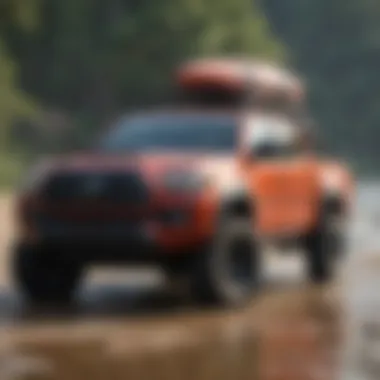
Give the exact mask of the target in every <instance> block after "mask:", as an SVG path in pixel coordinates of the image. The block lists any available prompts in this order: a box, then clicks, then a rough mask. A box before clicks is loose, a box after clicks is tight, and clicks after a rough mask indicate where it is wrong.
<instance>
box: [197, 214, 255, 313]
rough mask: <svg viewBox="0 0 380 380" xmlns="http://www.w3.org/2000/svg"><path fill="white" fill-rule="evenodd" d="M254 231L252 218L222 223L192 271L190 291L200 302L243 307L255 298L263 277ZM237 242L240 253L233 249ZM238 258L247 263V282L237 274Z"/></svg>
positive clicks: (226, 219) (245, 270)
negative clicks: (254, 295) (235, 262)
mask: <svg viewBox="0 0 380 380" xmlns="http://www.w3.org/2000/svg"><path fill="white" fill-rule="evenodd" d="M252 230H253V229H252V224H251V221H250V220H249V219H248V218H243V219H240V220H239V219H238V218H235V217H224V218H223V220H221V222H220V223H219V227H218V230H217V232H216V234H215V236H214V238H213V240H212V242H211V243H210V245H209V246H208V247H206V248H205V249H204V250H202V252H200V253H199V254H198V255H197V256H196V258H195V260H194V263H193V266H192V268H191V273H190V290H191V294H192V296H193V298H194V299H195V300H196V302H199V303H201V304H204V305H219V306H225V307H239V306H243V305H245V304H246V303H247V302H248V301H249V300H250V299H251V298H252V296H253V294H254V292H255V290H257V288H258V285H259V283H260V274H261V273H260V250H259V245H258V243H257V240H256V239H255V236H254V234H253V231H252ZM237 241H240V242H241V246H240V247H239V250H240V251H239V253H238V252H237V248H235V249H236V250H234V249H231V248H232V247H231V245H232V243H233V242H237ZM239 244H240V243H239ZM234 255H240V256H241V259H242V260H243V263H242V264H241V266H242V268H241V269H242V270H243V272H245V273H244V276H243V277H244V278H243V277H239V276H236V274H233V266H234V265H235V264H233V258H234ZM235 259H236V257H235ZM244 261H245V266H244Z"/></svg>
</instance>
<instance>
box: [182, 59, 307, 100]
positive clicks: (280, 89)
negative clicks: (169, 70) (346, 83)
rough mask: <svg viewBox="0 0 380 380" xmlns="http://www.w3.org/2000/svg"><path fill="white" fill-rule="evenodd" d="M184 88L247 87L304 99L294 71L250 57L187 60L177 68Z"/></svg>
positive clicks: (265, 94) (261, 93)
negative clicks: (250, 58)
mask: <svg viewBox="0 0 380 380" xmlns="http://www.w3.org/2000/svg"><path fill="white" fill-rule="evenodd" d="M177 82H178V84H179V85H180V87H182V89H183V90H185V91H192V90H194V89H195V90H197V89H201V88H211V87H213V88H218V89H219V90H220V91H248V92H250V93H254V94H255V95H259V96H260V95H261V96H263V97H269V98H270V97H272V96H273V97H277V96H279V95H281V96H283V97H285V98H287V99H288V100H289V101H295V102H298V101H303V100H304V96H305V93H304V92H305V91H304V86H303V84H302V82H301V81H300V79H299V78H298V77H297V76H296V75H294V74H293V73H292V72H291V71H289V70H287V69H285V68H282V67H279V66H277V65H273V64H270V63H267V62H260V61H255V60H249V59H230V58H227V59H225V58H224V59H221V58H219V59H217V58H215V59H199V60H194V61H190V62H187V63H185V64H184V65H182V66H181V67H180V68H179V70H178V72H177Z"/></svg>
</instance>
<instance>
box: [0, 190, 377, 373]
mask: <svg viewBox="0 0 380 380" xmlns="http://www.w3.org/2000/svg"><path fill="white" fill-rule="evenodd" d="M379 190H380V185H377V184H376V183H374V184H370V183H366V184H363V185H362V186H361V187H360V189H359V194H358V202H357V210H356V212H355V219H354V223H353V226H352V231H351V233H350V244H349V257H348V260H347V263H346V264H345V265H344V267H343V268H342V271H341V272H342V273H341V274H340V275H339V277H338V278H337V280H336V281H335V283H333V284H331V285H329V286H326V287H323V288H315V287H311V286H310V285H308V284H307V283H306V282H305V279H304V277H303V270H302V269H303V268H302V262H300V261H299V260H298V259H297V257H281V256H279V255H278V254H276V253H271V254H269V255H268V257H267V258H268V262H267V263H266V281H265V284H264V287H263V289H262V291H261V293H260V294H259V295H258V296H257V297H256V298H255V299H254V300H253V301H252V305H251V306H250V307H248V308H246V309H244V310H240V311H233V312H232V311H230V312H226V311H216V310H214V311H206V310H199V309H196V308H195V307H193V306H191V305H185V304H184V303H183V302H178V300H177V299H175V298H173V297H171V296H168V295H167V294H165V292H164V291H163V285H164V282H163V278H162V276H161V275H160V273H156V272H154V271H151V270H147V271H127V272H125V271H120V270H118V271H111V272H104V271H103V272H100V273H99V272H96V271H95V272H91V273H90V275H89V278H88V281H86V286H85V287H84V288H83V290H82V292H81V294H80V298H79V302H78V304H77V305H76V306H75V307H73V308H71V309H69V310H54V311H52V310H50V311H47V310H29V309H28V308H26V306H25V305H24V303H23V302H22V300H21V299H20V297H19V296H18V295H17V294H16V292H15V291H14V290H13V289H12V285H11V281H10V278H9V274H8V272H7V270H6V268H7V260H8V256H7V254H6V252H7V250H6V248H5V247H6V244H7V242H8V241H9V236H11V234H12V231H11V223H10V222H9V220H10V218H9V215H10V205H11V202H9V200H6V199H5V197H3V199H2V200H1V202H0V218H1V219H2V220H1V224H0V225H1V226H2V228H1V230H0V242H1V244H2V248H1V255H0V380H3V379H4V380H8V379H9V380H13V379H21V380H22V379H41V380H42V379H51V380H58V379H59V380H61V379H62V380H63V379H65V380H66V379H68V380H76V379H87V378H88V379H99V380H101V379H127V378H128V379H139V380H140V379H145V378H150V379H151V378H154V379H208V380H209V379H216V378H218V379H231V380H232V379H254V378H257V379H265V380H280V379H283V380H297V379H299V380H307V379H323V380H328V379H338V378H342V379H344V380H345V379H350V376H351V378H353V379H365V378H366V377H365V376H367V378H368V379H378V378H380V375H379V374H380V364H377V361H378V360H379V363H380V353H379V352H380V351H378V350H377V347H376V345H377V344H378V343H377V342H378V341H377V336H379V338H380V317H379V315H380V313H379V311H380V302H379V299H377V293H378V289H379V286H378V285H380V249H379V248H380V234H379V232H380V200H379V199H377V193H378V191H379ZM378 253H379V254H378ZM377 254H378V255H377ZM379 342H380V339H379ZM378 371H379V372H378ZM371 376H372V377H371Z"/></svg>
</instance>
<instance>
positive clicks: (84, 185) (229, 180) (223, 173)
mask: <svg viewBox="0 0 380 380" xmlns="http://www.w3.org/2000/svg"><path fill="white" fill-rule="evenodd" d="M176 81H177V84H178V89H179V93H178V97H177V98H178V99H180V101H179V102H178V104H176V105H175V106H171V107H166V108H165V107H161V108H160V109H158V110H155V111H144V112H140V113H137V114H133V115H129V116H126V117H123V118H122V119H121V120H119V121H118V122H117V123H116V125H115V126H114V127H112V128H111V129H110V130H108V131H107V132H106V134H105V135H104V136H103V138H102V139H101V141H100V142H99V143H98V144H97V145H96V147H95V148H94V149H91V150H89V151H86V152H79V153H72V154H68V155H64V156H59V157H54V158H52V159H49V160H47V161H44V162H41V163H40V164H38V165H36V167H34V168H33V170H32V171H31V172H30V173H29V175H28V176H27V177H26V178H25V183H24V184H23V187H22V188H21V193H20V196H19V201H18V203H17V225H18V231H19V233H18V236H17V241H16V242H15V246H14V252H13V259H14V260H13V273H14V277H15V280H16V282H17V284H18V286H19V288H20V290H21V292H22V293H23V294H24V295H25V296H26V297H27V298H28V299H29V300H31V301H38V302H40V301H67V300H70V299H72V298H73V297H74V295H75V290H76V289H77V287H78V286H79V283H80V279H81V277H82V276H81V275H82V273H83V270H84V268H85V266H86V265H88V264H90V263H91V264H110V263H111V264H115V263H117V264H118V265H119V264H120V265H128V264H142V265H144V264H145V265H146V264H149V265H152V264H154V265H155V264H156V265H158V266H160V267H162V268H163V270H164V271H165V272H166V273H167V275H168V276H169V277H171V278H178V277H181V278H184V279H186V280H187V283H188V284H189V289H190V290H191V292H192V295H193V296H194V297H195V298H196V299H197V300H198V301H201V302H207V303H219V304H223V305H226V306H238V305H242V304H244V303H245V302H247V301H248V300H249V299H250V298H251V297H252V295H253V293H254V292H255V291H256V289H257V288H258V286H259V284H260V273H261V256H262V254H263V248H262V247H263V245H264V243H266V242H271V243H277V244H283V243H285V242H286V243H287V244H290V243H291V244H297V245H298V246H299V248H300V249H299V250H298V251H299V252H302V254H303V256H304V258H305V262H306V268H307V273H308V276H309V277H310V279H311V280H312V281H316V282H324V281H327V280H329V279H330V278H331V276H332V274H333V268H334V264H335V263H336V259H337V258H338V257H340V256H341V255H340V254H341V253H342V251H343V247H344V245H343V244H342V243H343V242H344V231H345V225H346V223H345V222H346V221H347V220H348V216H349V211H350V203H351V195H352V188H353V186H352V179H351V175H350V172H349V171H348V169H347V168H346V167H345V165H343V163H341V162H337V161H332V160H328V159H326V158H323V157H320V156H319V155H318V154H317V153H316V150H315V149H314V146H313V144H314V138H313V132H312V131H311V130H310V128H309V127H308V125H309V122H308V120H307V118H305V112H303V111H304V108H306V107H305V103H306V101H305V98H306V96H305V91H304V87H303V84H302V83H301V82H300V80H299V78H298V77H297V76H296V75H294V74H292V73H291V72H290V71H288V70H287V69H285V68H282V67H278V66H273V65H270V64H267V63H261V62H256V61H250V60H244V59H241V60H237V59H228V58H225V59H203V60H194V61H191V62H188V63H186V64H184V65H182V66H181V67H180V68H179V70H178V73H177V75H176Z"/></svg>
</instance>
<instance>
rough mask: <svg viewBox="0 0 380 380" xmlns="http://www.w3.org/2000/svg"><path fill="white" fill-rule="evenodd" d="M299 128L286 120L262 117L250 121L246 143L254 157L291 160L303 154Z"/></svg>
mask: <svg viewBox="0 0 380 380" xmlns="http://www.w3.org/2000/svg"><path fill="white" fill-rule="evenodd" d="M299 138H300V136H299V131H298V129H297V127H296V126H295V125H294V124H293V123H291V122H290V121H289V120H288V119H286V118H278V117H274V116H272V117H269V116H268V117H260V118H254V119H252V120H251V121H250V123H249V125H248V126H247V129H246V135H245V137H244V143H245V144H246V146H247V147H248V150H249V152H250V154H251V156H252V157H254V158H261V159H278V158H289V157H293V156H295V155H297V154H299V153H301V146H300V144H299Z"/></svg>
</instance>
